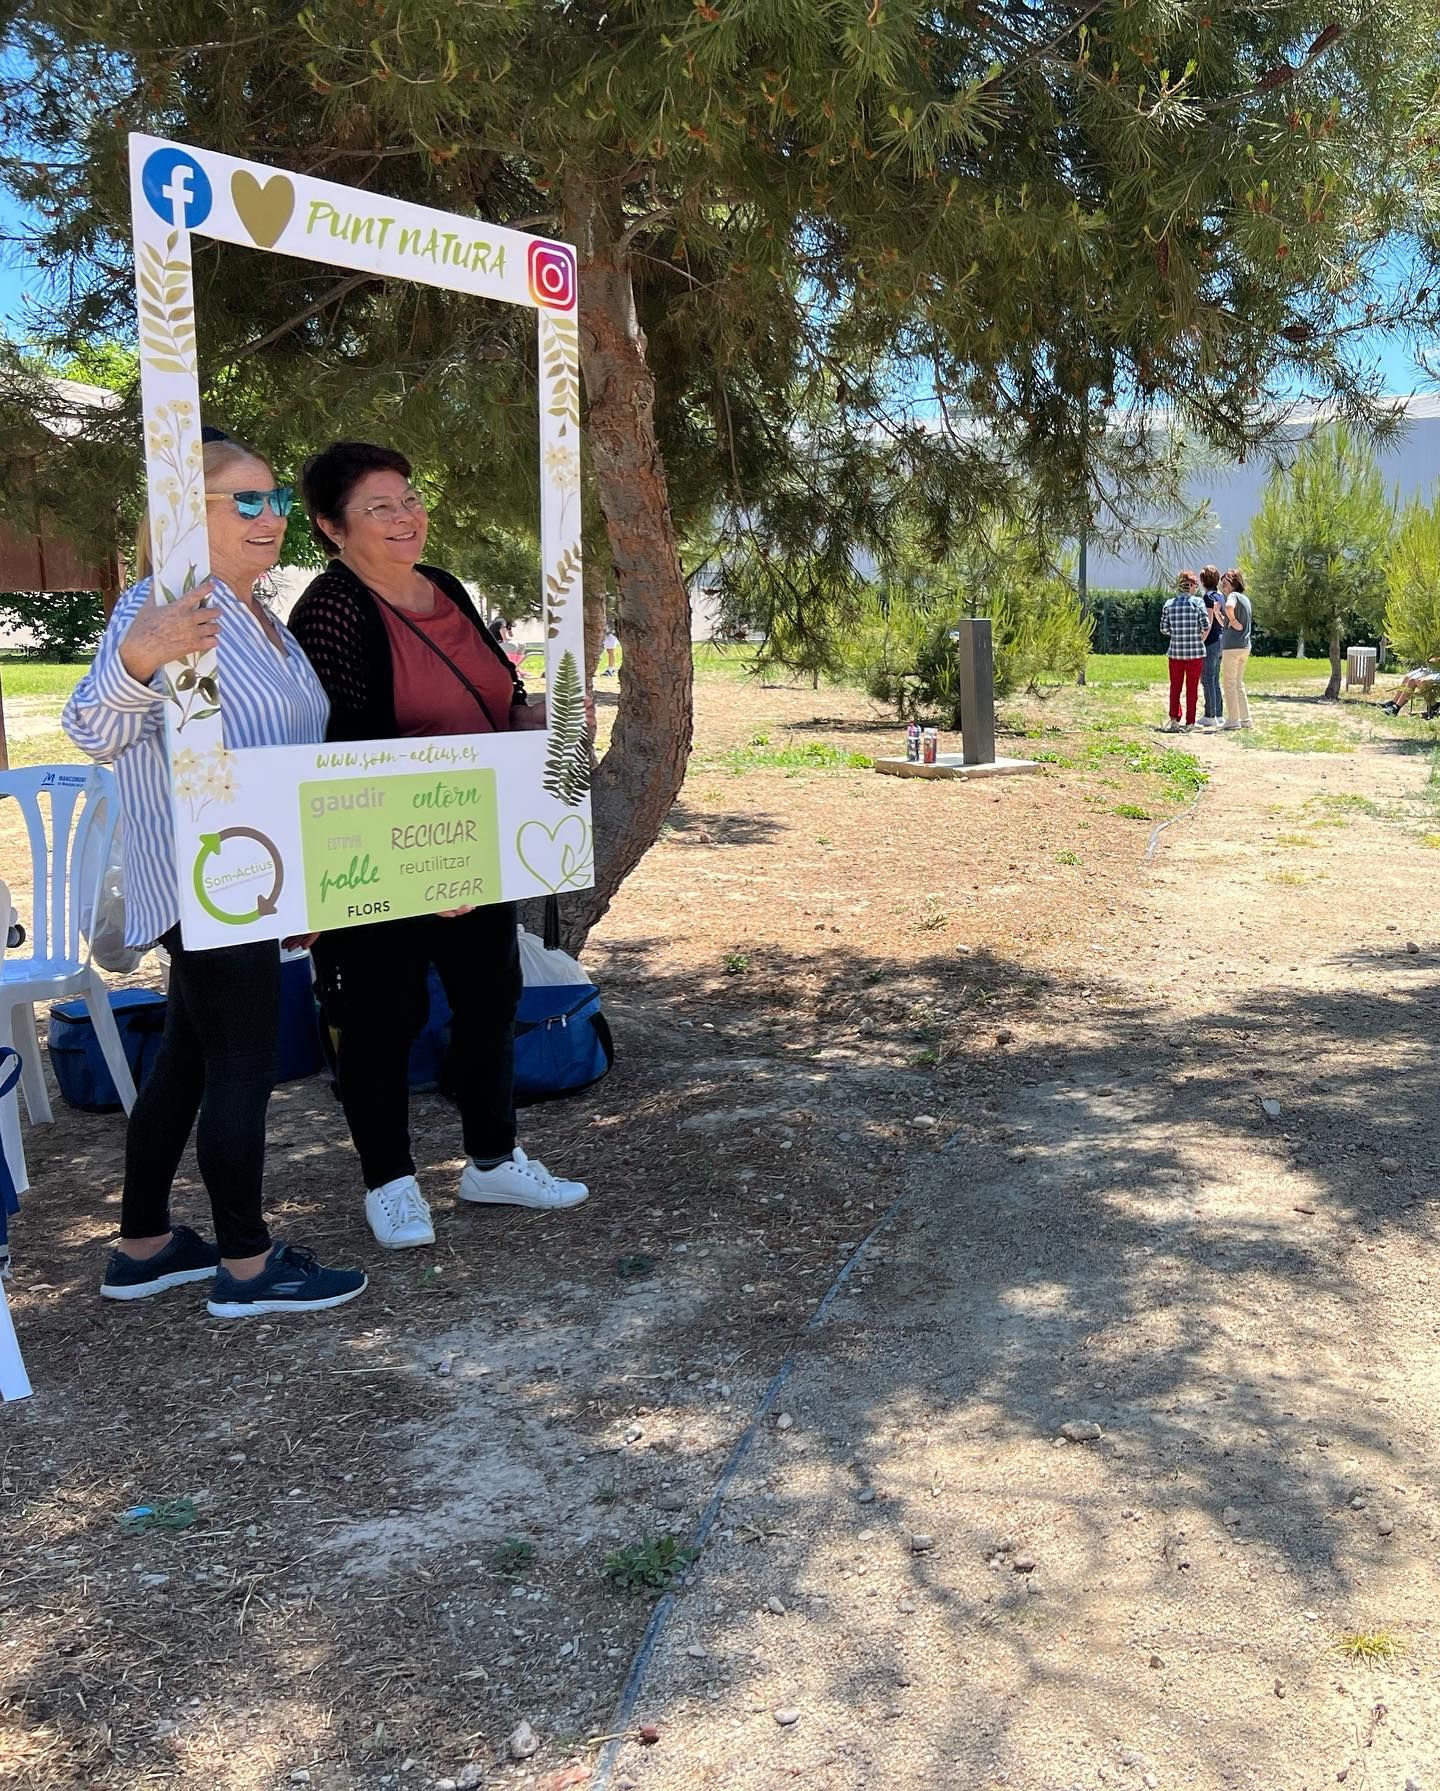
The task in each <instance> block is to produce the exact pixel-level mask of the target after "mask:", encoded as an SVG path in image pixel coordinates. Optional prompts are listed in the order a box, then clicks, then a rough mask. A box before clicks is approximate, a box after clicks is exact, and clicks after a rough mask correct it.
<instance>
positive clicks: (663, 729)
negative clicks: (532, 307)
mask: <svg viewBox="0 0 1440 1791" xmlns="http://www.w3.org/2000/svg"><path fill="white" fill-rule="evenodd" d="M564 202H565V225H566V234H567V235H568V236H569V238H570V240H571V241H572V242H573V243H574V244H575V246H576V251H577V254H578V258H579V265H580V368H581V372H582V374H583V376H584V380H585V394H586V399H587V410H588V415H587V431H588V440H589V444H590V452H591V457H592V461H593V465H594V468H595V479H596V486H597V488H598V490H599V494H600V507H601V510H602V511H603V512H604V516H605V529H606V534H607V535H608V537H609V542H610V556H611V559H612V561H613V563H614V567H615V579H616V585H617V589H618V603H617V608H618V612H619V614H618V623H619V626H618V632H619V634H620V637H621V639H622V640H623V641H624V643H625V678H624V683H623V696H622V699H621V702H620V707H619V711H618V713H617V715H616V718H615V731H614V733H613V734H612V735H611V736H610V745H609V748H608V750H607V751H606V754H605V757H604V758H603V759H602V760H601V761H600V764H599V767H598V768H597V770H596V773H595V782H594V789H593V792H592V801H593V805H594V819H595V887H594V888H593V889H586V890H579V891H577V892H576V893H575V894H574V895H570V896H566V897H565V899H564V901H563V902H562V903H561V935H562V938H563V940H564V943H565V947H566V949H567V950H569V951H577V950H578V949H579V948H580V947H581V946H582V945H583V944H584V942H585V939H586V937H587V935H588V934H589V932H590V929H591V928H592V927H593V926H594V925H595V923H596V922H597V921H598V920H599V919H600V917H601V915H603V914H604V912H605V910H606V909H607V908H608V907H609V906H610V902H611V898H612V897H613V896H614V894H615V891H616V890H617V889H618V888H619V887H620V885H621V884H622V883H623V882H624V881H625V879H626V877H628V876H629V874H630V872H631V871H633V870H634V868H635V866H636V865H637V864H639V862H640V860H641V859H642V858H643V857H644V856H645V854H646V852H648V851H649V849H650V847H651V846H653V845H654V843H655V841H656V840H657V839H658V838H659V835H660V829H661V827H662V826H663V825H664V822H665V818H666V816H667V815H668V814H669V813H670V809H671V805H672V804H673V803H674V801H675V797H676V795H677V794H678V793H679V790H680V786H681V784H682V783H683V782H684V781H685V766H686V762H687V761H688V759H689V756H690V741H691V732H692V726H693V713H692V693H693V683H694V668H693V666H692V663H691V657H690V600H689V596H688V594H687V592H686V589H685V580H684V577H683V575H682V573H681V570H680V556H679V553H678V552H677V549H676V544H675V529H674V525H673V523H672V522H671V518H670V495H669V489H668V486H667V484H666V478H665V466H664V462H663V461H662V459H661V457H660V448H659V444H658V442H657V441H656V438H655V382H654V379H653V377H652V376H651V373H650V369H649V366H648V365H647V362H646V345H645V337H644V334H643V332H642V331H641V329H640V325H639V322H638V319H637V317H636V314H635V296H634V291H633V288H632V286H631V280H630V269H629V264H628V260H627V256H626V252H625V251H624V250H623V249H622V248H621V246H620V244H619V237H620V223H619V207H618V204H615V203H613V201H612V200H611V199H610V198H609V196H608V195H606V194H605V193H604V192H602V191H601V190H600V189H599V188H597V187H596V186H594V185H592V184H591V183H590V182H588V181H585V180H582V179H576V180H575V181H573V182H571V183H570V184H569V185H568V186H567V188H566V190H565V195H564Z"/></svg>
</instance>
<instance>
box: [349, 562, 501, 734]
mask: <svg viewBox="0 0 1440 1791" xmlns="http://www.w3.org/2000/svg"><path fill="white" fill-rule="evenodd" d="M380 614H381V616H382V617H383V618H384V621H385V632H386V634H387V635H388V636H389V637H390V660H391V664H392V665H393V666H394V669H395V722H396V727H397V731H398V732H399V733H400V734H401V735H403V736H405V737H407V738H415V737H423V736H424V735H426V734H490V733H495V732H497V731H499V732H504V731H507V730H508V729H509V727H510V703H511V698H512V697H513V695H514V690H515V685H514V681H513V680H512V678H511V676H510V673H509V671H508V670H507V669H506V666H505V663H504V661H503V660H502V659H500V658H499V657H498V655H496V654H494V653H492V652H491V651H490V649H489V647H488V646H487V645H486V644H485V642H484V641H483V640H482V639H481V638H480V636H479V635H478V634H477V633H476V631H475V624H474V623H473V622H472V621H471V620H470V619H469V617H468V616H466V615H465V614H464V613H463V612H462V611H461V610H458V609H457V608H456V607H455V605H454V604H453V603H452V602H451V601H450V599H449V598H448V597H445V596H442V595H441V593H440V592H439V591H438V590H437V591H436V593H435V607H434V609H433V610H432V611H431V612H430V614H429V615H428V616H420V615H416V613H415V612H414V610H406V612H405V614H406V617H407V618H408V620H409V621H411V622H413V623H414V624H415V626H416V627H417V628H419V629H422V630H423V631H424V633H425V634H426V636H427V637H428V638H429V639H430V640H432V641H434V643H435V645H436V646H437V647H440V648H441V649H443V651H444V652H445V653H446V654H447V655H448V656H449V657H450V658H451V659H453V660H454V661H455V663H456V665H458V666H459V668H460V670H461V671H462V672H464V674H465V676H466V677H467V678H468V679H469V680H470V682H471V683H472V684H473V685H474V686H475V688H476V690H478V691H479V692H480V694H481V696H482V697H484V699H485V707H484V709H483V710H482V709H481V707H480V705H479V704H478V703H477V702H476V701H475V699H474V697H473V696H471V694H470V692H469V691H468V690H467V689H466V688H465V686H464V685H463V684H462V683H461V682H460V680H459V679H458V678H457V677H456V676H455V674H454V672H452V671H451V670H450V667H449V666H448V665H446V663H445V661H444V660H443V659H442V658H441V657H440V655H439V654H438V653H436V652H434V651H433V650H432V649H431V648H430V647H427V646H426V644H425V642H424V641H422V640H421V639H419V637H418V636H417V635H415V634H414V633H413V632H412V631H411V630H410V629H409V628H407V627H406V626H405V623H404V622H402V621H401V619H400V617H399V616H398V615H397V614H396V613H395V611H394V610H393V609H392V608H391V607H390V605H389V604H388V603H382V604H381V605H380Z"/></svg>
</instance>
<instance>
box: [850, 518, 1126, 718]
mask: <svg viewBox="0 0 1440 1791" xmlns="http://www.w3.org/2000/svg"><path fill="white" fill-rule="evenodd" d="M967 616H988V617H989V619H990V624H991V637H992V643H993V648H994V654H995V694H996V695H997V696H1006V695H1008V694H1009V693H1010V692H1011V691H1014V690H1028V691H1038V690H1040V689H1042V688H1043V687H1044V686H1045V685H1047V684H1048V685H1056V684H1066V683H1071V682H1073V681H1074V680H1075V679H1076V678H1078V677H1079V675H1080V673H1081V672H1082V671H1083V670H1084V669H1085V659H1086V655H1087V654H1088V653H1089V651H1090V621H1089V618H1088V617H1087V616H1085V614H1084V613H1083V612H1082V610H1081V608H1080V601H1079V598H1078V597H1077V596H1076V594H1075V588H1074V586H1073V585H1072V584H1071V582H1070V580H1069V579H1068V578H1067V577H1066V576H1065V574H1064V573H1063V571H1061V570H1060V569H1059V568H1058V567H1057V565H1056V563H1055V560H1054V558H1053V556H1052V555H1051V553H1050V552H1049V546H1048V544H1047V543H1045V542H1043V541H1037V540H1036V539H1035V538H1034V537H1032V536H1028V535H1022V534H1020V533H1019V532H1013V531H997V533H996V534H995V535H994V536H993V537H992V538H991V540H990V541H988V542H987V543H985V544H983V548H981V549H978V550H976V551H973V552H970V553H965V552H963V551H962V552H961V553H957V554H956V555H954V556H953V557H951V558H950V559H948V560H945V561H942V562H940V563H938V564H924V563H921V562H919V561H918V560H915V559H908V560H906V561H903V562H902V563H900V564H899V565H897V566H896V567H895V568H894V569H893V570H892V571H891V573H890V575H889V576H888V577H886V578H882V579H881V581H880V582H879V583H877V584H875V585H873V586H872V587H871V588H870V590H869V591H868V592H867V593H866V595H865V597H864V598H863V600H862V602H861V605H860V613H859V616H858V618H857V620H856V621H855V623H854V624H853V626H852V628H851V630H850V633H849V635H848V636H847V637H846V638H845V639H844V640H843V641H842V642H841V643H840V655H841V660H842V666H843V671H842V675H843V676H844V677H846V678H847V679H848V680H849V681H851V682H853V683H856V684H859V685H860V686H861V687H862V688H863V689H864V690H865V691H866V692H867V693H868V694H869V695H870V696H872V697H874V698H875V700H876V701H877V702H882V703H889V704H891V705H893V707H894V708H895V710H896V712H897V714H898V715H899V716H900V717H901V719H902V720H905V719H909V718H912V717H913V718H915V719H917V720H919V719H926V718H939V719H940V720H941V721H942V722H943V723H944V725H946V726H947V727H951V728H958V727H959V725H960V655H959V652H958V650H957V648H956V645H955V642H954V641H953V640H951V638H950V631H951V629H952V628H954V626H955V624H956V622H957V621H960V620H961V619H962V618H964V617H967Z"/></svg>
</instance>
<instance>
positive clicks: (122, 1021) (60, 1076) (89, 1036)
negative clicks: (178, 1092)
mask: <svg viewBox="0 0 1440 1791" xmlns="http://www.w3.org/2000/svg"><path fill="white" fill-rule="evenodd" d="M110 1007H111V1011H112V1012H113V1013H114V1015H115V1024H116V1026H117V1027H118V1028H119V1032H120V1043H121V1045H123V1046H124V1049H125V1061H126V1062H127V1063H128V1064H129V1065H130V1074H131V1075H132V1076H133V1077H134V1078H135V1086H136V1088H139V1086H140V1084H141V1083H142V1082H143V1081H144V1080H145V1078H146V1077H147V1076H148V1075H149V1074H150V1066H151V1065H152V1064H153V1063H154V1061H155V1059H156V1056H157V1055H158V1054H159V1051H160V1035H161V1033H162V1032H163V1031H164V1030H165V997H164V996H163V995H160V994H157V993H156V991H155V990H154V989H115V990H112V991H111V994H110ZM49 1042H50V1068H51V1069H52V1070H53V1071H54V1072H55V1080H56V1081H57V1082H58V1083H59V1085H60V1093H61V1095H62V1096H63V1098H64V1100H65V1101H66V1103H67V1105H69V1106H71V1107H79V1108H80V1109H81V1110H82V1111H83V1112H85V1113H114V1112H115V1111H117V1109H118V1108H119V1107H120V1104H121V1102H120V1096H119V1095H118V1094H117V1093H116V1092H115V1084H114V1082H113V1080H112V1079H111V1076H110V1071H109V1068H108V1066H107V1065H106V1062H105V1059H104V1056H103V1055H102V1053H101V1050H100V1041H99V1039H97V1038H96V1036H95V1028H94V1027H93V1026H92V1025H91V1023H90V1016H89V1014H87V1013H86V1012H85V1003H84V1002H83V1001H57V1002H56V1003H55V1004H54V1006H53V1007H52V1008H51V1009H50V1027H49Z"/></svg>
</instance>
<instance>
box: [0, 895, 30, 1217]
mask: <svg viewBox="0 0 1440 1791" xmlns="http://www.w3.org/2000/svg"><path fill="white" fill-rule="evenodd" d="M9 941H10V885H9V884H8V883H0V976H3V975H4V972H5V952H6V948H7V946H8V945H9ZM7 1011H8V1010H7ZM3 1031H4V1025H3V1022H0V1033H3ZM12 1068H13V1065H12ZM0 1156H3V1157H4V1159H5V1161H6V1162H7V1163H8V1164H9V1165H10V1173H11V1175H13V1176H14V1178H15V1192H16V1193H17V1194H23V1193H24V1192H25V1190H26V1189H27V1188H28V1187H29V1186H30V1177H29V1176H28V1175H27V1174H26V1172H25V1143H24V1140H23V1139H22V1138H21V1136H20V1090H19V1087H18V1086H17V1087H15V1088H12V1089H11V1090H10V1092H9V1094H4V1095H0Z"/></svg>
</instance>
